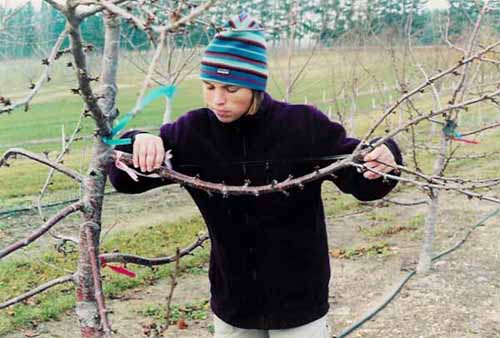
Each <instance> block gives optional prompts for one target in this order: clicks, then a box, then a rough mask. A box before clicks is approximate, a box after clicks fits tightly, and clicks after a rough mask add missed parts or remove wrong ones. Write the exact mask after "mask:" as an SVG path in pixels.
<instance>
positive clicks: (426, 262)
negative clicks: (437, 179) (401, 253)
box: [417, 131, 448, 274]
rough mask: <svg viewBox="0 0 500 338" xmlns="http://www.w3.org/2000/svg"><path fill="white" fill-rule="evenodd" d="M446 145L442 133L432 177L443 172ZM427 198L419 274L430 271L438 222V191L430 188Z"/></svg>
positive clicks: (418, 267)
mask: <svg viewBox="0 0 500 338" xmlns="http://www.w3.org/2000/svg"><path fill="white" fill-rule="evenodd" d="M447 144H448V140H447V139H446V135H445V133H444V132H443V131H442V132H441V145H440V149H439V155H438V157H437V159H436V162H434V170H433V175H436V176H439V175H441V174H442V172H443V168H444V164H445V157H446V147H447ZM429 198H430V201H429V204H428V207H427V215H426V217H425V225H424V238H423V241H422V249H421V251H420V257H419V260H418V265H417V272H418V273H419V274H425V273H428V272H429V271H430V269H431V263H432V256H433V250H432V245H433V242H434V237H435V232H436V225H437V223H438V220H439V215H438V211H439V191H438V190H435V189H432V188H431V189H430V190H429Z"/></svg>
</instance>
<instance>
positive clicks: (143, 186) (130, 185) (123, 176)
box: [107, 130, 169, 194]
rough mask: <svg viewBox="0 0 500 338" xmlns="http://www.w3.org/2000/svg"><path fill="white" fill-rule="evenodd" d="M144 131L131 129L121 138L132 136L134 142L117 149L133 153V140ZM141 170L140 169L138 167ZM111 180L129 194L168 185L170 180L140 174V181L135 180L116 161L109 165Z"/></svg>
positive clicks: (118, 188)
mask: <svg viewBox="0 0 500 338" xmlns="http://www.w3.org/2000/svg"><path fill="white" fill-rule="evenodd" d="M141 133H144V132H143V131H137V130H135V131H129V132H126V133H125V134H123V135H122V137H121V138H132V144H127V145H120V146H117V147H116V148H115V149H116V150H119V151H123V152H125V153H129V154H132V152H133V142H134V141H135V136H136V135H138V134H141ZM136 170H139V169H136ZM107 171H108V175H109V180H110V182H111V184H112V185H113V187H114V188H115V189H116V190H117V191H118V192H122V193H127V194H139V193H142V192H145V191H147V190H151V189H154V188H157V187H160V186H162V185H166V184H168V183H169V182H168V181H167V180H164V179H161V178H150V177H143V176H139V181H138V182H136V181H134V180H133V179H132V178H131V177H130V176H129V175H128V174H127V173H126V172H124V171H122V170H120V169H118V168H117V167H116V166H115V164H114V162H112V163H109V164H108V167H107Z"/></svg>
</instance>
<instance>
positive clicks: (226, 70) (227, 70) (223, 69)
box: [217, 68, 231, 75]
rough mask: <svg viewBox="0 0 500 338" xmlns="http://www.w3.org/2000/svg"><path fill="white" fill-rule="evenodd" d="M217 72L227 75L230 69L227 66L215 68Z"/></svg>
mask: <svg viewBox="0 0 500 338" xmlns="http://www.w3.org/2000/svg"><path fill="white" fill-rule="evenodd" d="M217 73H218V74H222V75H229V74H230V73H231V71H230V70H229V69H227V68H217Z"/></svg>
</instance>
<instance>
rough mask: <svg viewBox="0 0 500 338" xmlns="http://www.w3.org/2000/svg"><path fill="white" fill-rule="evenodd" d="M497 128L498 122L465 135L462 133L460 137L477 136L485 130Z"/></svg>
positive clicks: (499, 125)
mask: <svg viewBox="0 0 500 338" xmlns="http://www.w3.org/2000/svg"><path fill="white" fill-rule="evenodd" d="M497 127H500V122H495V123H492V124H489V125H487V126H484V127H482V128H478V129H475V130H471V131H468V132H466V133H462V136H469V135H473V134H477V133H480V132H483V131H485V130H488V129H493V128H497Z"/></svg>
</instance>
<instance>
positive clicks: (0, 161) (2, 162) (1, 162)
mask: <svg viewBox="0 0 500 338" xmlns="http://www.w3.org/2000/svg"><path fill="white" fill-rule="evenodd" d="M16 155H21V156H24V157H26V158H29V159H31V160H33V161H36V162H39V163H42V164H45V165H46V166H48V167H50V168H54V169H55V170H57V171H59V172H60V173H62V174H64V175H66V176H68V177H70V178H72V179H74V180H75V181H78V182H79V183H82V182H83V176H82V175H80V174H79V173H78V172H76V171H75V170H73V169H70V168H68V167H66V166H64V165H61V164H59V163H57V162H54V161H51V160H49V159H48V158H44V157H42V156H39V155H37V154H35V153H32V152H31V151H28V150H25V149H21V148H11V149H9V150H7V151H6V152H5V153H4V154H3V155H2V157H0V167H2V166H8V165H9V164H8V163H7V161H8V160H9V158H11V157H16Z"/></svg>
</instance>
